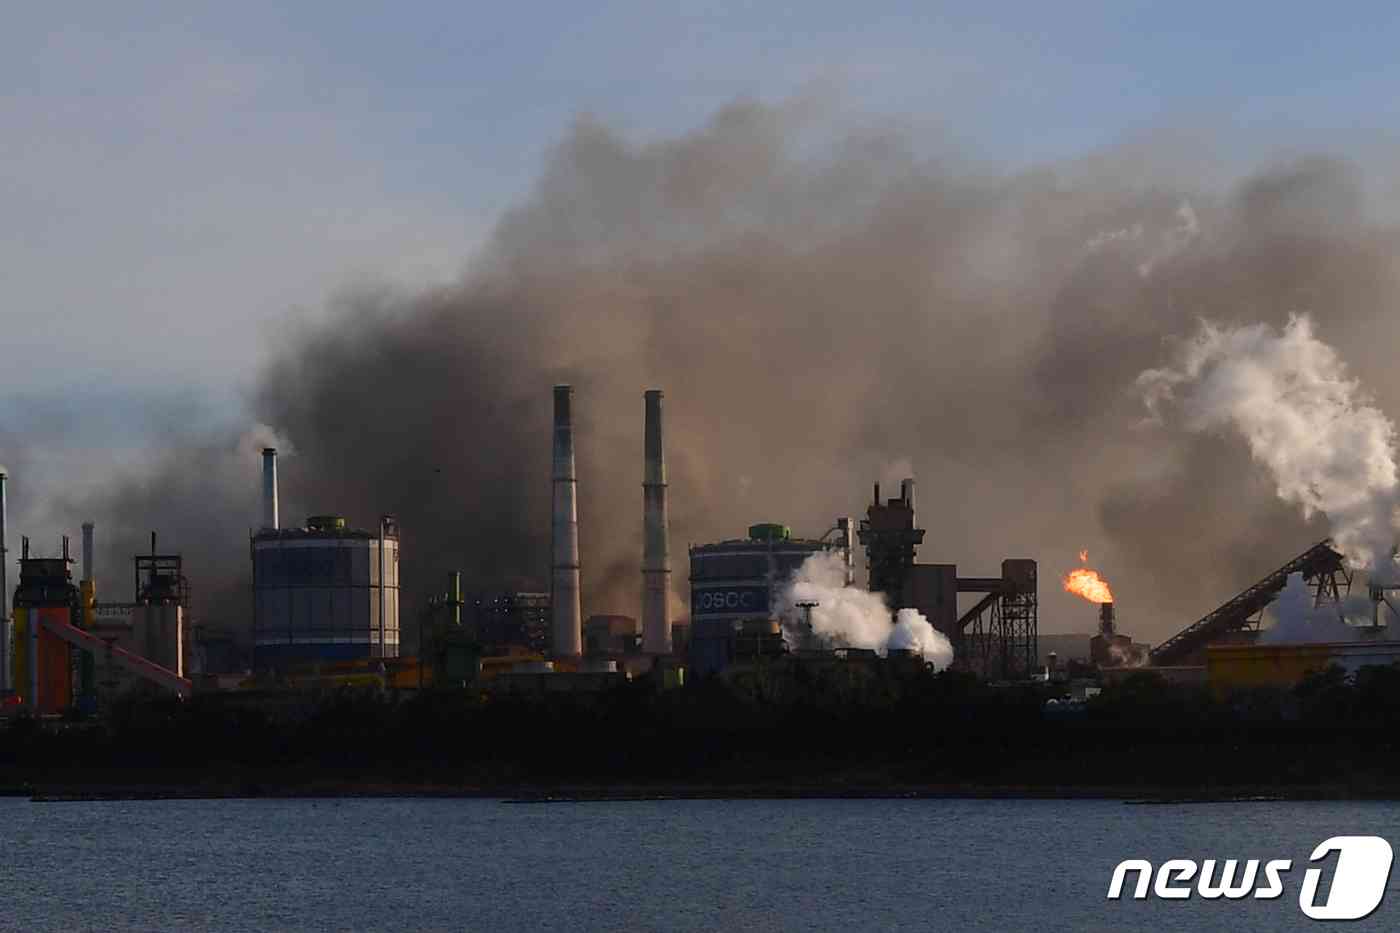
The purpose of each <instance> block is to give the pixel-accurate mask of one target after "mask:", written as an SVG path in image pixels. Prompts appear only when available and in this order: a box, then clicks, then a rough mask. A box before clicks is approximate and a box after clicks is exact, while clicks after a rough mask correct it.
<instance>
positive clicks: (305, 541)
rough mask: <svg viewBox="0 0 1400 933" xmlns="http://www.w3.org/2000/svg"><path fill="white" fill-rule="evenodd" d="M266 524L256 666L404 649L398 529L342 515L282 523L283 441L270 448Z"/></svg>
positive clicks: (385, 520) (256, 578)
mask: <svg viewBox="0 0 1400 933" xmlns="http://www.w3.org/2000/svg"><path fill="white" fill-rule="evenodd" d="M262 478H263V508H262V516H263V518H262V521H263V527H262V528H261V530H259V531H258V532H257V533H256V534H254V535H253V538H252V541H251V551H252V559H253V666H254V668H255V669H259V670H266V669H269V668H283V667H286V666H288V665H293V664H299V663H305V662H309V661H344V660H352V659H357V658H396V657H398V656H399V529H398V523H397V522H395V521H394V519H393V517H392V516H389V515H385V516H383V517H382V518H381V519H380V521H379V528H378V529H376V530H374V531H364V530H360V529H355V528H350V527H349V526H348V525H347V524H346V521H345V519H344V518H341V517H340V516H338V515H313V516H312V517H310V518H308V519H307V520H306V524H305V526H303V527H301V528H283V527H281V517H280V507H279V503H278V490H277V449H276V448H275V447H267V448H264V449H263V471H262Z"/></svg>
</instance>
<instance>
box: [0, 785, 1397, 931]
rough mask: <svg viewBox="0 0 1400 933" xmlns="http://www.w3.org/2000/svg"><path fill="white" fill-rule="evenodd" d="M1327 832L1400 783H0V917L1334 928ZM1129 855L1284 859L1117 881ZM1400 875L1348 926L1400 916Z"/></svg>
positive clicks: (1359, 821) (1357, 818) (1384, 814)
mask: <svg viewBox="0 0 1400 933" xmlns="http://www.w3.org/2000/svg"><path fill="white" fill-rule="evenodd" d="M1337 835H1378V836H1382V837H1385V838H1386V839H1388V840H1389V841H1390V843H1391V845H1392V846H1397V844H1400V804H1392V803H1287V804H1285V803H1240V804H1224V803H1213V804H1185V805H1165V806H1133V805H1127V804H1123V803H1118V802H1109V801H1022V800H1005V801H1001V800H788V801H773V800H736V801H709V800H705V801H648V802H635V803H634V802H608V803H544V804H513V803H505V802H500V801H494V800H402V799H398V800H365V799H360V800H208V801H205V800H192V801H149V802H148V801H141V802H83V803H31V802H29V801H27V800H23V799H0V845H3V850H0V881H2V882H3V885H0V891H3V895H2V896H0V930H62V931H70V933H71V931H79V930H143V931H144V930H182V931H184V930H356V931H358V930H489V931H498V930H499V931H510V930H529V931H539V930H627V931H633V930H725V931H729V930H764V931H767V930H840V931H845V933H853V931H862V930H958V931H964V930H987V931H998V933H1000V931H1011V930H1132V929H1152V930H1175V929H1180V930H1193V929H1228V930H1230V931H1231V933H1247V931H1255V930H1258V931H1266V930H1269V931H1271V930H1281V929H1295V928H1296V929H1305V928H1312V929H1326V928H1327V927H1328V926H1329V924H1323V923H1317V922H1315V921H1311V920H1308V919H1306V918H1305V917H1304V916H1303V915H1302V913H1301V912H1300V911H1299V907H1298V894H1299V890H1300V888H1301V886H1302V880H1303V872H1304V870H1305V867H1306V862H1307V859H1308V856H1309V855H1310V853H1311V851H1312V849H1313V847H1314V846H1315V845H1317V844H1318V843H1319V842H1321V841H1322V840H1324V839H1327V838H1329V837H1331V836H1337ZM1133 857H1137V858H1146V859H1148V860H1150V861H1152V862H1153V863H1154V864H1160V863H1161V862H1162V861H1165V860H1166V859H1169V858H1195V859H1196V860H1198V861H1200V860H1204V859H1206V858H1216V859H1225V858H1240V859H1245V858H1259V859H1270V858H1290V859H1292V860H1293V864H1294V868H1293V870H1292V871H1291V872H1289V873H1287V874H1285V875H1284V884H1285V892H1284V894H1283V896H1282V897H1280V898H1278V899H1275V900H1267V901H1263V900H1253V899H1246V900H1239V901H1228V900H1211V901H1207V900H1202V899H1200V898H1199V897H1192V898H1191V899H1189V900H1186V901H1163V900H1151V899H1149V900H1146V901H1133V900H1119V901H1108V900H1107V899H1106V897H1105V895H1106V893H1107V890H1108V886H1109V881H1110V878H1111V877H1112V874H1113V868H1114V866H1115V865H1116V864H1117V863H1118V862H1119V861H1120V860H1121V859H1125V858H1133ZM1331 864H1335V856H1334V857H1333V861H1332V863H1331ZM1328 871H1329V872H1330V869H1328ZM1397 876H1400V869H1397V870H1396V871H1393V872H1392V874H1391V878H1390V881H1389V890H1388V893H1387V895H1386V898H1385V900H1384V901H1383V902H1382V903H1381V906H1380V908H1379V909H1378V910H1377V911H1376V912H1375V913H1374V914H1373V915H1372V916H1371V917H1369V918H1368V919H1366V920H1364V921H1362V922H1360V923H1351V924H1343V925H1341V926H1342V927H1343V928H1345V929H1347V930H1348V931H1356V930H1371V929H1375V930H1396V929H1400V891H1397V890H1396V889H1397V886H1400V880H1397ZM1326 877H1327V878H1330V874H1328V875H1327V876H1326ZM1261 883H1262V882H1261ZM1326 883H1329V882H1325V883H1324V890H1325V889H1326ZM1129 887H1130V888H1131V885H1129Z"/></svg>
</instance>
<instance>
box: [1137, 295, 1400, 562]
mask: <svg viewBox="0 0 1400 933" xmlns="http://www.w3.org/2000/svg"><path fill="white" fill-rule="evenodd" d="M1138 386H1139V388H1140V389H1141V390H1142V391H1143V394H1144V398H1145V400H1146V402H1147V406H1148V408H1149V410H1151V411H1152V413H1153V415H1154V417H1155V418H1157V419H1158V420H1159V421H1160V420H1161V418H1162V414H1163V409H1164V406H1165V405H1166V404H1167V403H1171V402H1176V403H1177V404H1178V406H1179V410H1180V411H1181V412H1182V414H1183V415H1184V418H1185V426H1186V428H1187V429H1188V430H1191V431H1197V432H1203V431H1211V430H1217V429H1220V428H1225V427H1232V428H1234V429H1235V430H1236V431H1238V432H1239V433H1240V434H1241V435H1243V436H1244V438H1245V440H1246V441H1247V442H1248V444H1249V449H1250V453H1251V454H1252V455H1253V457H1254V459H1255V460H1256V461H1258V462H1260V463H1262V464H1264V465H1265V466H1266V467H1267V468H1268V469H1269V471H1270V473H1271V474H1272V476H1273V479H1274V482H1275V485H1276V489H1277V492H1278V495H1279V497H1280V498H1281V499H1283V500H1284V501H1285V502H1289V503H1291V504H1293V505H1296V506H1298V507H1299V508H1300V509H1301V510H1302V513H1303V515H1304V517H1310V516H1312V515H1313V514H1314V513H1316V512H1321V513H1323V514H1325V515H1326V516H1327V519H1328V522H1329V523H1330V525H1331V528H1332V537H1333V539H1334V541H1335V542H1336V545H1337V547H1338V549H1339V550H1341V551H1342V553H1343V554H1345V555H1346V557H1347V560H1348V561H1349V562H1350V563H1351V564H1352V565H1353V566H1356V567H1363V568H1369V569H1371V571H1372V576H1373V578H1375V577H1389V576H1393V574H1394V567H1395V565H1394V561H1393V560H1392V559H1391V554H1392V550H1393V547H1394V543H1395V509H1396V505H1397V474H1396V466H1395V453H1394V444H1395V425H1394V424H1393V423H1392V422H1391V421H1390V419H1389V418H1387V417H1386V416H1385V415H1384V414H1383V413H1382V412H1381V411H1380V410H1379V409H1377V408H1376V407H1375V406H1374V405H1372V404H1371V402H1370V399H1369V398H1368V397H1367V396H1366V395H1364V394H1363V393H1362V391H1361V388H1360V386H1359V384H1358V383H1357V382H1356V381H1354V380H1352V379H1349V378H1348V377H1347V374H1346V366H1345V364H1344V363H1343V362H1342V360H1341V358H1340V357H1339V356H1338V355H1337V352H1336V351H1335V350H1334V349H1332V347H1331V346H1329V345H1328V344H1326V343H1324V342H1322V341H1321V340H1319V339H1317V337H1316V336H1314V334H1313V325H1312V321H1311V320H1310V319H1309V318H1308V317H1307V316H1306V315H1294V316H1292V317H1290V318H1289V321H1288V324H1287V325H1286V326H1285V327H1284V328H1283V331H1282V332H1279V331H1277V330H1275V329H1274V328H1272V327H1270V326H1268V325H1265V324H1252V325H1249V326H1245V327H1218V326H1216V325H1214V324H1211V323H1210V322H1208V321H1203V322H1202V323H1201V329H1200V331H1199V333H1198V334H1197V335H1196V337H1195V338H1194V339H1193V340H1191V341H1190V342H1188V343H1186V344H1184V345H1183V346H1182V347H1181V348H1180V351H1179V354H1178V358H1177V359H1176V361H1175V363H1174V365H1172V366H1168V367H1164V368H1162V369H1151V370H1147V371H1146V372H1144V373H1142V375H1140V376H1139V377H1138Z"/></svg>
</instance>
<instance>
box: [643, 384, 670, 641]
mask: <svg viewBox="0 0 1400 933" xmlns="http://www.w3.org/2000/svg"><path fill="white" fill-rule="evenodd" d="M663 397H664V396H663V393H662V391H661V390H660V389H648V390H647V392H646V438H645V442H644V444H643V452H644V457H645V465H644V467H643V474H642V651H643V652H644V653H646V654H670V653H671V600H670V594H671V547H670V542H669V540H668V539H669V538H670V534H671V519H670V515H669V513H668V510H667V504H666V448H665V444H664V443H663V435H662V428H661V400H662V398H663Z"/></svg>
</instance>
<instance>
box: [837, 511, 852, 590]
mask: <svg viewBox="0 0 1400 933" xmlns="http://www.w3.org/2000/svg"><path fill="white" fill-rule="evenodd" d="M836 527H837V528H839V529H840V530H841V549H842V550H843V551H845V554H843V555H842V556H843V557H844V558H845V562H846V585H847V586H855V585H856V534H855V527H856V522H855V519H853V518H851V517H850V516H849V515H847V516H843V517H841V518H838V519H837V520H836Z"/></svg>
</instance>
